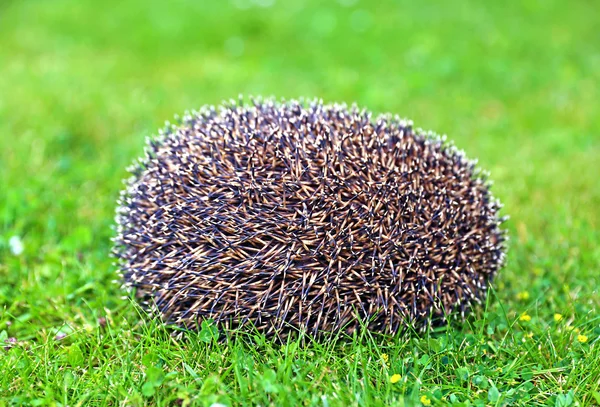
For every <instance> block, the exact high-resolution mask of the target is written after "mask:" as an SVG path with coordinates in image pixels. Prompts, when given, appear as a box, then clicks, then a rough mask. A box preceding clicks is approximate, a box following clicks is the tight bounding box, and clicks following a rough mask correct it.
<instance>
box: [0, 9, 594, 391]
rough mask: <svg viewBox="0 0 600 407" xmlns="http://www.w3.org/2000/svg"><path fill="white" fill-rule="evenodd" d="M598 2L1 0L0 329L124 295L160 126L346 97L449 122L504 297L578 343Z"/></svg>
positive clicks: (80, 319)
mask: <svg viewBox="0 0 600 407" xmlns="http://www.w3.org/2000/svg"><path fill="white" fill-rule="evenodd" d="M599 11H600V5H599V4H598V3H597V2H596V1H585V0H580V1H572V2H568V3H567V2H564V1H535V0H527V1H520V2H479V1H444V2H436V1H423V2H412V1H391V0H384V1H365V0H339V1H330V2H325V1H317V0H302V1H300V0H298V1H282V0H277V1H275V0H232V1H191V0H173V1H168V2H158V1H156V2H151V1H141V0H140V1H113V0H108V1H92V0H78V1H74V0H44V1H42V0H12V1H11V0H0V278H1V279H2V281H1V284H0V313H1V314H0V331H2V330H3V329H4V330H6V332H7V333H6V334H5V335H6V336H11V337H12V336H14V337H18V339H19V340H21V339H23V340H28V341H31V342H32V343H43V342H44V340H46V339H48V338H52V337H53V336H54V334H55V333H56V332H57V330H59V329H62V328H60V327H61V326H63V325H64V324H68V325H69V326H71V327H74V328H72V329H73V330H75V331H76V330H77V329H78V327H82V326H84V325H85V324H86V323H93V322H94V321H95V318H96V317H97V316H98V315H100V314H104V313H105V312H106V311H105V310H109V311H110V310H116V309H120V308H119V307H123V306H126V305H123V304H124V302H123V300H122V299H121V292H120V291H119V289H118V285H117V284H114V283H111V281H112V280H114V279H115V278H116V274H115V271H114V269H113V268H112V266H111V259H109V258H108V251H109V249H110V240H109V239H110V237H111V236H112V233H113V232H112V230H111V226H112V224H113V214H114V207H115V200H116V198H117V196H118V192H119V190H120V189H121V186H122V184H121V180H122V179H123V178H124V177H126V175H127V174H126V172H125V167H126V166H127V165H128V164H129V163H130V162H132V160H134V159H135V157H137V156H140V155H141V153H142V148H143V143H144V139H145V137H147V136H151V135H153V134H155V133H156V129H157V128H159V127H161V126H162V124H163V122H164V121H165V120H170V119H172V117H173V116H174V115H175V114H181V113H183V112H184V111H185V110H186V109H195V108H199V107H200V106H202V105H204V104H217V103H219V102H220V101H222V100H223V99H229V98H237V97H238V95H239V94H244V95H265V96H270V95H273V96H276V97H278V98H279V97H285V98H297V97H303V96H304V97H318V98H323V100H324V101H325V102H335V101H337V102H348V103H351V102H357V103H358V104H359V105H361V106H364V107H367V108H369V109H371V110H373V111H374V112H376V113H380V112H381V113H382V112H392V113H397V114H399V115H401V116H403V117H407V118H410V119H413V120H414V121H415V124H416V126H417V127H422V128H424V129H431V130H434V131H436V132H437V133H440V134H447V135H448V136H449V138H450V139H452V140H454V141H455V142H456V144H457V146H459V147H460V148H462V149H464V150H465V151H466V153H467V155H468V156H469V157H473V158H474V157H478V158H479V163H480V165H481V166H482V167H483V168H485V169H487V170H490V172H491V178H492V179H493V180H495V185H494V187H493V191H494V194H495V195H496V196H498V197H499V198H500V199H501V201H502V202H503V203H504V204H505V211H504V213H506V214H509V215H510V216H511V221H510V222H509V223H508V224H507V226H508V228H509V230H510V234H511V250H510V253H509V262H508V265H507V267H506V269H505V270H503V272H502V274H501V275H500V276H499V279H498V283H497V290H498V298H499V300H500V302H502V303H503V304H504V308H503V309H505V310H506V312H507V313H508V315H509V316H510V315H513V316H514V315H517V314H521V312H523V311H524V310H525V309H529V313H530V314H533V313H537V314H539V315H540V317H541V319H542V320H544V318H545V319H546V320H551V318H552V315H553V313H555V312H558V311H557V310H560V312H563V313H565V314H567V313H568V314H569V315H572V318H573V319H572V321H574V322H577V323H580V324H583V325H582V327H583V326H585V327H587V329H588V333H589V335H590V342H593V340H594V338H596V336H594V335H597V334H596V333H594V332H596V331H594V330H598V329H599V328H598V323H597V320H598V313H597V309H598V306H599V305H600V301H599V298H598V291H597V287H598V286H600V278H599V275H600V248H599V247H600V234H599V232H598V227H599V226H600V225H599V220H600V183H599V181H598V178H599V175H600V170H599V168H600V115H599V113H598V112H599V111H600V30H599V28H600V25H599V21H600V20H599V17H598V16H599V15H600V13H599ZM13 236H16V237H18V238H19V239H20V241H21V242H22V243H23V247H24V251H23V253H22V254H20V255H15V254H14V253H13V252H14V250H12V252H11V245H10V244H9V239H10V238H11V237H13ZM13 249H14V248H13ZM524 291H527V292H528V294H527V296H525V295H523V294H522V293H523V292H524ZM517 293H521V296H517ZM529 293H530V294H529ZM525 297H527V298H525ZM519 298H520V299H521V300H523V299H525V300H527V299H529V302H527V301H526V302H525V303H523V301H520V300H519ZM124 312H129V314H127V313H126V315H135V314H134V313H133V312H132V311H124ZM7 322H9V324H8V325H6V323H7ZM534 322H535V321H534ZM2 324H5V326H3V325H2ZM543 324H544V322H540V325H539V329H540V330H541V331H543V330H544V329H545V328H544V326H545V325H543ZM585 324H589V325H585ZM598 333H600V331H598ZM500 339H501V338H498V340H500ZM594 343H595V342H594ZM514 346H515V348H514V349H515V352H516V353H518V345H514ZM56 352H59V353H60V350H56ZM593 352H596V353H595V354H597V349H596V350H595V351H593ZM50 354H52V353H50ZM591 354H594V353H591ZM541 355H542V354H540V360H539V363H542V365H543V363H544V362H543V361H544V359H545V357H543V356H541ZM584 355H587V356H584V358H585V357H589V355H590V354H589V353H588V354H584ZM564 357H567V356H562V357H561V358H564ZM0 359H1V358H0ZM548 363H549V364H550V365H551V363H550V362H548ZM550 365H549V366H550ZM592 365H593V364H592ZM589 366H591V365H588V367H589ZM594 366H596V367H595V368H594V369H596V370H592V371H585V372H584V373H585V374H586V378H587V379H586V380H588V381H587V382H586V383H591V384H590V386H592V385H593V383H594V380H595V378H597V377H598V376H597V373H598V371H597V365H594ZM586 372H587V373H586ZM584 373H582V374H584ZM11 374H13V375H14V376H10V375H9V379H10V378H11V377H12V379H15V377H17V376H18V373H17V372H12V373H11ZM34 381H35V380H33V382H34ZM9 383H10V382H9ZM595 383H596V387H595V388H596V389H597V388H598V385H597V381H596V382H595ZM13 384H14V383H13ZM548 385H550V383H549V384H548ZM590 386H588V387H586V391H589V392H591V391H593V390H594V388H593V386H592V387H590ZM17 387H18V386H17ZM584 387H585V386H584ZM13 390H14V388H13ZM590 394H591V393H590ZM548 397H550V396H548ZM541 400H546V399H544V398H543V397H542V399H541Z"/></svg>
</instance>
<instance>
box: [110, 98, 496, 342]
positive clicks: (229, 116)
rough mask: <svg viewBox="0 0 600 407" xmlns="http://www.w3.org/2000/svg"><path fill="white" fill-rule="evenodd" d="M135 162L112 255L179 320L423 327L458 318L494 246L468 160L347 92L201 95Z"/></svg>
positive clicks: (478, 292)
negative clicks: (310, 98) (205, 103)
mask: <svg viewBox="0 0 600 407" xmlns="http://www.w3.org/2000/svg"><path fill="white" fill-rule="evenodd" d="M130 171H131V172H132V177H131V178H130V179H129V180H128V181H127V187H126V189H125V190H124V191H123V192H122V195H121V198H120V202H119V207H118V209H117V218H116V219H117V236H116V237H115V247H114V253H115V255H116V257H117V263H118V266H119V268H120V271H121V273H122V276H123V279H124V281H125V285H126V286H128V287H131V288H134V289H135V290H136V293H137V295H138V296H139V297H143V298H145V299H146V300H147V301H148V304H151V305H152V307H153V308H155V309H157V310H158V311H159V312H160V314H161V315H162V317H163V318H164V320H165V321H166V322H167V323H174V324H177V325H179V326H182V327H185V328H191V329H194V328H196V327H197V326H199V324H200V323H201V322H202V321H204V320H206V319H212V320H214V321H215V322H216V323H217V324H218V325H219V326H220V327H221V328H223V329H225V330H230V329H236V328H240V327H242V326H246V325H248V324H251V325H253V326H254V327H255V328H256V329H258V330H259V331H260V332H262V333H264V334H266V335H267V336H272V335H278V336H282V335H286V334H288V333H289V332H290V331H298V330H304V331H305V332H307V333H308V334H310V335H318V334H320V333H323V332H339V331H343V332H348V333H352V332H354V331H355V330H357V329H358V328H360V327H361V326H362V327H366V328H367V329H369V330H371V331H376V332H384V333H394V332H397V331H402V330H404V329H406V328H408V327H412V328H416V329H420V328H424V327H426V326H428V325H431V324H438V323H442V322H444V321H446V320H447V318H448V317H450V316H460V317H464V315H465V313H466V312H467V311H468V310H469V309H471V308H472V307H473V305H474V304H476V303H479V302H481V301H482V299H483V298H484V297H485V295H486V291H487V289H488V286H489V284H490V282H491V281H492V279H493V277H494V275H495V274H496V272H497V271H498V270H499V269H500V268H501V267H502V265H503V262H504V258H505V240H506V234H505V231H504V230H502V229H501V224H502V223H503V222H504V220H505V219H504V218H503V217H500V216H499V214H498V212H499V209H500V206H501V205H500V203H499V202H498V201H497V200H496V199H494V198H493V196H492V195H491V193H490V191H489V182H488V181H486V176H485V175H484V174H483V173H482V172H481V171H478V170H477V169H476V167H475V163H474V162H473V161H470V160H468V159H467V158H465V156H464V155H463V153H462V152H460V151H458V150H457V149H455V148H454V147H453V146H451V145H449V144H448V143H446V142H445V141H444V139H443V138H439V137H437V136H436V135H434V134H432V133H425V132H422V131H420V130H415V129H414V128H413V126H412V123H411V122H409V121H405V120H401V119H399V118H398V117H396V116H391V115H383V116H380V117H377V118H373V117H372V115H371V113H369V112H368V111H366V110H362V109H359V108H358V107H356V106H352V107H347V106H346V105H338V104H334V105H326V104H323V103H322V102H321V101H314V102H310V103H305V102H298V101H282V102H276V101H273V100H253V101H252V103H251V104H250V105H247V104H245V103H244V102H243V101H240V102H238V103H236V102H234V101H232V102H229V103H226V104H225V105H223V106H220V107H218V108H214V107H205V108H203V109H202V110H200V111H199V112H193V113H188V114H186V115H185V116H184V117H183V118H181V119H179V120H178V123H177V124H176V125H168V126H167V128H166V129H165V130H164V131H163V132H161V134H160V136H159V137H157V138H155V139H152V140H149V142H148V146H147V149H146V154H145V157H144V158H143V159H141V160H140V161H139V163H137V164H136V165H134V166H133V167H132V168H131V170H130Z"/></svg>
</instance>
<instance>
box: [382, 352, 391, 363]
mask: <svg viewBox="0 0 600 407" xmlns="http://www.w3.org/2000/svg"><path fill="white" fill-rule="evenodd" d="M389 359H390V357H389V356H388V354H387V353H382V354H381V360H383V361H384V362H386V363H387V361H388V360H389Z"/></svg>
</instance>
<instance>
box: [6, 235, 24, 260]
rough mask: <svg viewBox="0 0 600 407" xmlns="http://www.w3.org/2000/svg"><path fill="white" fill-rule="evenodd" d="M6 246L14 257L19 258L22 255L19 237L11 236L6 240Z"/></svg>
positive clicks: (21, 243)
mask: <svg viewBox="0 0 600 407" xmlns="http://www.w3.org/2000/svg"><path fill="white" fill-rule="evenodd" d="M8 246H9V247H10V251H11V253H12V254H14V255H15V256H19V255H20V254H21V253H23V249H24V247H23V242H22V241H21V238H20V237H19V236H13V237H11V238H10V239H9V240H8Z"/></svg>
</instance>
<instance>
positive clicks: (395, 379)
mask: <svg viewBox="0 0 600 407" xmlns="http://www.w3.org/2000/svg"><path fill="white" fill-rule="evenodd" d="M400 379H402V376H400V375H399V374H398V373H396V374H393V375H392V377H390V382H391V383H392V384H394V383H398V382H399V381H400Z"/></svg>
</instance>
